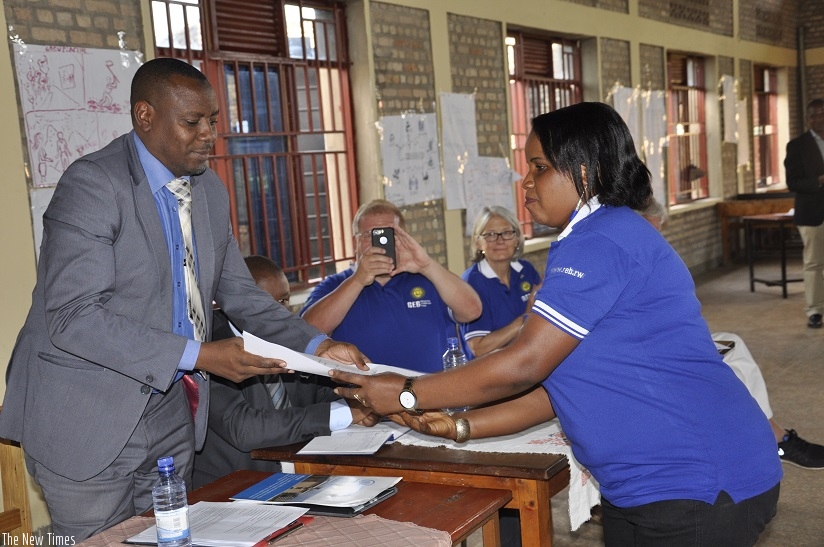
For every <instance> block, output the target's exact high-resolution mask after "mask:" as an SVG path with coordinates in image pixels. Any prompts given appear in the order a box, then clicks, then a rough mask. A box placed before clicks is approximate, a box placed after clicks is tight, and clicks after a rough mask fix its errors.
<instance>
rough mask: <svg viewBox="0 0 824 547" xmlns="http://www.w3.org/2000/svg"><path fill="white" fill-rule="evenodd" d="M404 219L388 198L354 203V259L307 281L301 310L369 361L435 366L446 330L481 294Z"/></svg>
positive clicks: (477, 306) (476, 312) (477, 310)
mask: <svg viewBox="0 0 824 547" xmlns="http://www.w3.org/2000/svg"><path fill="white" fill-rule="evenodd" d="M404 226H405V224H404V219H403V214H402V213H401V211H400V209H398V207H396V206H395V205H394V204H393V203H391V202H389V201H386V200H382V199H381V200H373V201H370V202H369V203H366V204H364V205H362V206H361V207H360V208H359V209H358V211H357V213H355V218H354V221H353V223H352V229H353V232H354V234H355V248H356V250H355V258H356V262H355V263H354V264H353V265H352V267H351V268H349V269H348V270H346V271H344V272H340V273H338V274H335V275H331V276H329V277H327V278H326V279H324V280H323V281H322V282H321V283H320V284H319V285H318V286H317V287H315V289H314V290H313V291H312V294H310V295H309V299H308V300H307V301H306V304H305V306H304V308H303V310H301V315H302V316H303V318H304V319H305V320H306V322H308V323H309V324H311V325H313V326H315V327H316V328H318V329H319V330H321V331H322V332H324V333H327V334H330V335H331V334H334V338H335V340H340V341H344V342H351V343H354V344H356V345H357V346H358V348H359V349H360V350H361V351H362V352H363V353H364V354H365V355H366V356H368V357H369V358H370V359H371V360H372V361H373V362H376V363H381V364H386V365H394V366H399V367H404V368H409V369H413V370H420V371H423V372H437V371H440V370H442V369H443V365H442V362H441V356H442V354H443V352H444V351H445V349H446V339H447V337H449V336H456V334H455V325H456V323H466V322H469V321H473V320H475V319H477V318H478V317H479V316H480V315H481V299H480V297H479V296H478V294H477V293H476V292H475V291H474V290H473V289H472V287H470V286H469V284H468V283H466V282H465V281H463V280H462V279H461V278H460V277H459V276H457V275H455V274H453V273H452V272H450V271H449V270H447V269H446V268H444V267H443V266H442V265H440V264H439V263H438V262H437V261H435V260H433V259H432V258H431V257H430V256H429V254H427V252H426V250H425V249H424V248H423V247H422V246H421V245H420V244H419V243H418V242H417V241H415V239H414V238H413V237H412V236H410V235H409V234H408V233H406V231H405V229H404ZM373 242H374V243H373ZM392 250H394V255H395V256H394V259H393V258H392V254H393V253H392V252H391V251H392Z"/></svg>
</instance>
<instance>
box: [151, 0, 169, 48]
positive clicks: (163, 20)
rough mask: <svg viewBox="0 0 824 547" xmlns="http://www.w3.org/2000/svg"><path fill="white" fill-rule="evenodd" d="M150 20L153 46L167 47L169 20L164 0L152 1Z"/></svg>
mask: <svg viewBox="0 0 824 547" xmlns="http://www.w3.org/2000/svg"><path fill="white" fill-rule="evenodd" d="M152 22H153V23H154V35H155V47H169V20H168V19H167V17H166V3H165V2H152Z"/></svg>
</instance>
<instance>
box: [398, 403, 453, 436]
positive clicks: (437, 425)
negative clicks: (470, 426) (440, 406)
mask: <svg viewBox="0 0 824 547" xmlns="http://www.w3.org/2000/svg"><path fill="white" fill-rule="evenodd" d="M387 418H389V419H390V420H392V421H393V422H395V423H396V424H399V425H405V426H408V427H411V428H412V429H414V430H415V431H419V432H421V433H423V434H425V435H432V436H434V437H443V438H444V439H452V440H453V441H454V440H455V437H456V436H457V429H456V427H455V418H453V417H452V416H450V415H449V414H447V413H446V412H442V411H440V410H432V411H429V412H424V413H423V414H421V415H420V416H413V415H412V414H409V413H408V412H398V413H397V414H391V415H389V416H387Z"/></svg>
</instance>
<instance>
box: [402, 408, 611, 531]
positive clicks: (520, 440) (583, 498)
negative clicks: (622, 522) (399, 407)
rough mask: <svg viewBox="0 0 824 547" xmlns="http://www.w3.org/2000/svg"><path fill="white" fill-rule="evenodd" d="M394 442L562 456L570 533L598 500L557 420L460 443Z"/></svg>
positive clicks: (410, 437)
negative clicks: (566, 472) (567, 475)
mask: <svg viewBox="0 0 824 547" xmlns="http://www.w3.org/2000/svg"><path fill="white" fill-rule="evenodd" d="M395 442H398V443H400V444H409V445H415V446H432V447H436V446H446V447H447V448H453V449H455V450H471V451H475V452H501V453H524V452H528V453H538V454H563V455H564V456H566V457H567V459H568V460H569V469H570V478H569V522H570V524H571V526H572V529H573V530H577V529H578V527H579V526H581V524H583V523H585V522H586V521H587V520H589V517H590V509H592V507H593V506H594V505H596V504H598V503H599V502H600V500H601V494H600V492H599V490H598V483H597V482H596V480H595V479H594V478H593V477H592V475H590V474H589V471H587V470H586V468H584V467H582V466H581V464H579V463H578V461H577V460H576V459H575V457H574V456H573V455H572V449H571V448H570V446H569V441H568V440H567V438H566V435H564V432H563V431H562V430H561V425H560V424H559V423H558V420H557V419H555V420H551V421H549V422H546V423H544V424H541V425H537V426H534V427H531V428H529V429H527V430H525V431H521V432H520V433H515V434H513V435H506V436H503V437H491V438H489V439H470V440H469V441H467V442H465V443H462V444H458V443H456V442H455V441H450V440H447V439H441V438H438V437H430V436H427V435H423V434H421V433H417V432H415V431H410V432H409V433H406V434H405V435H403V436H401V437H400V438H399V439H398V440H397V441H395Z"/></svg>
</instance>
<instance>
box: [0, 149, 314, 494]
mask: <svg viewBox="0 0 824 547" xmlns="http://www.w3.org/2000/svg"><path fill="white" fill-rule="evenodd" d="M132 139H133V137H132V134H131V133H129V134H126V135H123V136H121V137H118V138H117V139H115V140H114V141H112V142H111V143H110V144H109V145H107V146H106V147H105V148H103V149H102V150H100V151H98V152H95V153H93V154H89V155H87V156H85V157H83V158H81V159H79V160H77V161H76V162H74V163H73V164H72V165H70V166H69V168H68V169H67V170H66V172H65V173H64V175H63V176H62V177H61V179H60V182H59V184H58V185H57V188H56V189H55V193H54V197H53V198H52V201H51V203H50V204H49V207H48V209H47V210H46V212H45V214H44V215H43V243H42V246H41V252H40V263H39V265H38V272H37V284H36V286H35V288H34V292H33V294H32V307H31V310H30V311H29V315H28V317H27V318H26V323H25V325H24V326H23V329H22V330H21V332H20V334H19V336H18V338H17V343H16V344H15V348H14V351H13V353H12V357H11V361H10V363H9V369H8V370H7V373H6V376H7V389H6V395H5V399H4V401H3V412H2V413H0V437H5V438H9V439H14V440H17V441H20V442H21V443H22V444H23V447H24V449H25V450H26V452H27V453H28V454H29V455H30V456H31V457H33V458H34V459H35V460H37V461H39V462H40V463H42V464H43V465H45V466H46V467H47V468H48V469H50V470H52V471H54V472H55V473H58V474H60V475H63V476H65V477H68V478H70V479H72V480H78V481H81V480H85V479H88V478H90V477H92V476H94V475H96V474H97V473H99V472H100V471H102V470H103V469H105V468H106V467H107V466H108V465H110V464H111V462H113V461H114V459H115V458H116V457H117V455H118V454H119V453H120V451H121V450H122V449H123V447H124V446H125V445H126V442H127V440H128V439H129V437H130V436H131V434H132V432H133V431H134V429H135V427H136V426H137V424H138V422H139V420H140V418H141V415H142V413H143V410H144V409H145V408H146V405H147V403H148V400H149V397H150V395H151V393H152V390H153V389H154V390H160V391H165V390H167V389H168V388H169V386H170V385H171V383H172V380H173V379H174V377H175V374H176V372H177V365H178V363H179V362H180V358H181V356H182V354H183V350H184V348H185V346H186V339H185V338H183V337H181V336H177V335H175V334H173V333H172V332H171V324H172V283H171V272H170V264H169V253H168V249H167V245H166V240H165V236H164V233H163V228H162V226H161V223H160V218H159V215H158V212H157V206H156V205H155V201H154V198H153V197H152V194H151V190H150V188H149V184H148V181H147V179H146V175H145V173H144V172H143V169H142V167H141V165H140V161H139V159H138V156H137V151H136V150H135V146H134V142H133V140H132ZM192 222H193V230H194V234H195V242H196V245H197V257H198V267H199V271H198V275H199V283H200V290H201V292H202V297H203V302H205V303H209V302H212V301H213V300H214V301H216V302H217V303H218V304H219V305H220V307H221V308H222V309H223V310H224V311H225V312H226V313H227V315H228V316H229V317H231V318H232V319H233V320H236V325H237V326H238V327H240V328H242V329H244V330H248V331H250V332H253V333H255V334H257V335H258V336H261V337H263V338H265V339H268V340H270V341H273V342H278V343H280V344H282V345H285V346H288V347H289V348H291V349H295V350H301V351H302V350H304V349H305V348H306V344H307V343H308V342H309V340H311V339H312V338H313V337H314V336H316V335H317V334H318V331H317V330H316V329H315V328H313V327H311V326H309V325H308V324H307V323H305V322H304V321H302V320H301V319H299V318H297V317H295V316H294V315H292V314H291V313H289V312H288V311H286V310H285V309H284V308H283V307H282V306H280V305H278V304H277V303H276V302H275V301H274V300H273V299H272V298H271V296H269V295H268V294H266V293H265V292H263V291H262V290H260V289H258V288H257V286H256V285H255V283H254V281H253V280H252V278H251V276H250V275H249V271H248V269H247V268H246V265H245V264H244V262H243V258H242V257H241V255H240V251H239V249H238V246H237V242H236V241H235V239H234V237H233V235H232V232H231V226H230V220H229V200H228V196H227V194H226V189H225V188H224V186H223V183H222V182H221V181H220V179H219V178H218V177H217V175H216V174H215V173H214V172H213V171H211V170H207V171H206V172H205V173H204V174H203V175H201V176H198V177H192ZM207 321H208V325H207V328H208V335H209V336H211V316H209V315H208V314H207ZM199 382H200V383H201V386H200V387H201V389H200V405H199V408H198V415H197V416H196V418H195V431H196V447H197V448H199V447H200V446H202V443H203V439H204V437H205V433H206V418H207V414H208V406H209V400H208V393H209V390H208V385H207V384H206V381H205V380H200V379H199Z"/></svg>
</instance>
